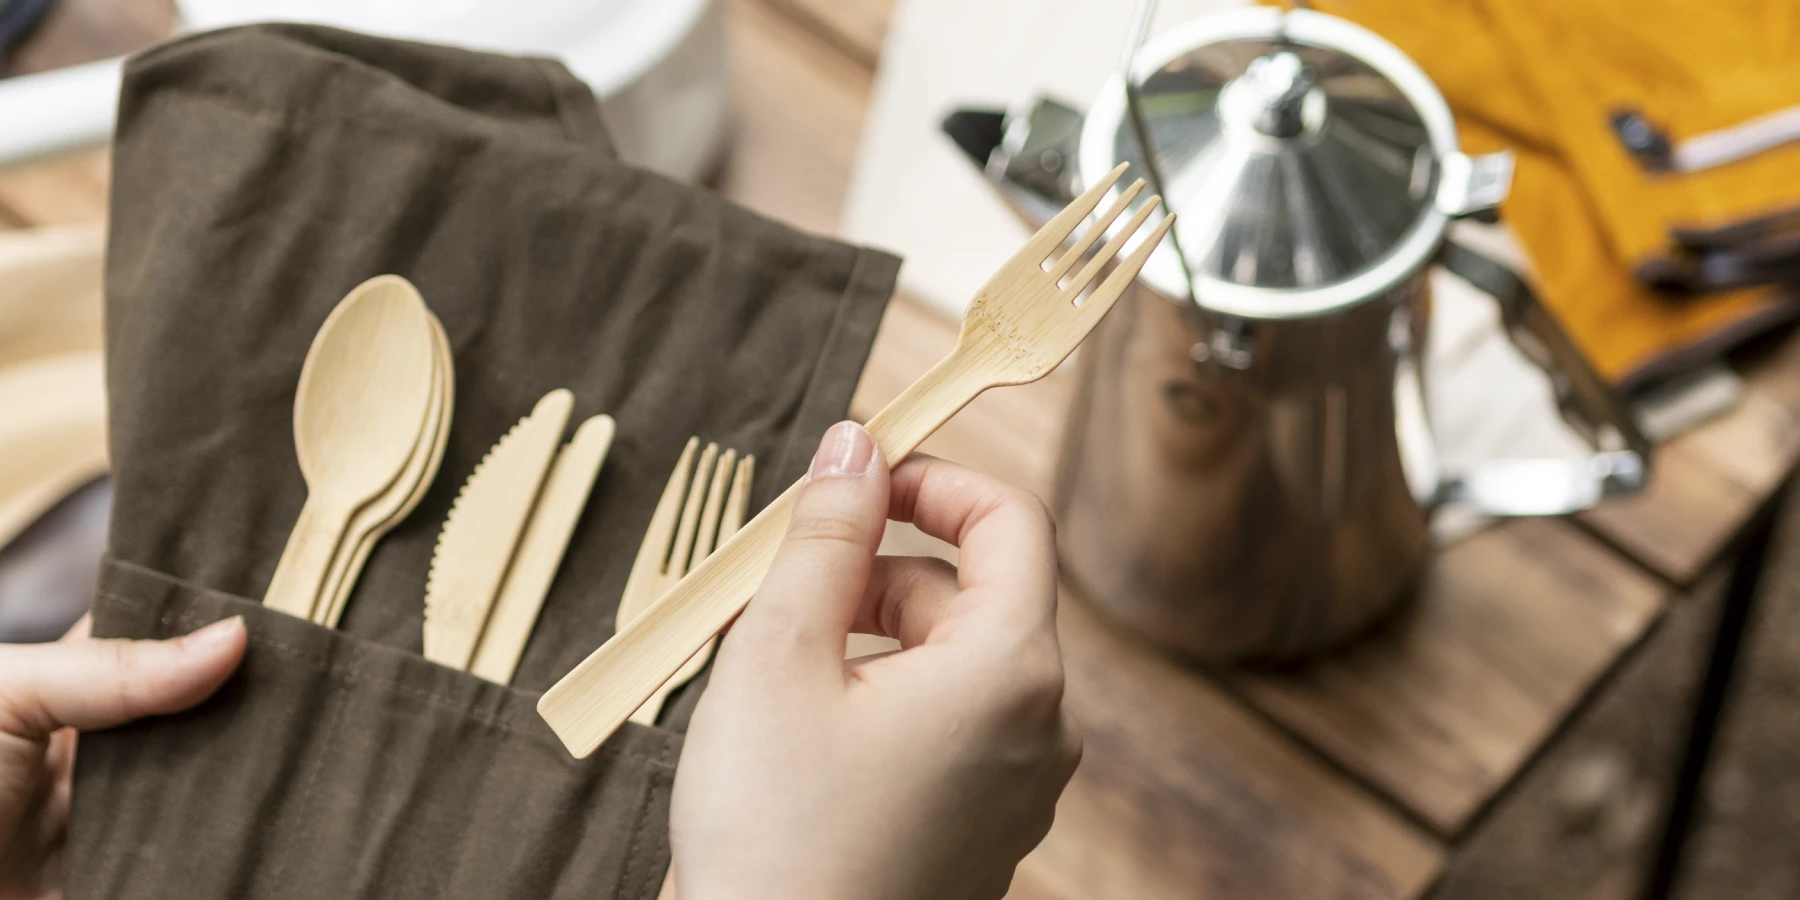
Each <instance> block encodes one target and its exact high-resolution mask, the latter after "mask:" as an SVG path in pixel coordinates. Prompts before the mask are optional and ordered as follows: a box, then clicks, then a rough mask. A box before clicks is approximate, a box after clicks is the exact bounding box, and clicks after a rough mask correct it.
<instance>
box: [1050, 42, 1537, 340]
mask: <svg viewBox="0 0 1800 900" xmlns="http://www.w3.org/2000/svg"><path fill="white" fill-rule="evenodd" d="M1133 76H1134V78H1133V80H1134V82H1135V83H1136V84H1137V86H1138V87H1137V90H1138V98H1139V103H1140V108H1141V109H1142V111H1143V118H1144V125H1145V127H1146V130H1148V132H1149V135H1150V143H1151V146H1152V147H1153V148H1154V149H1155V152H1156V161H1157V162H1158V164H1159V166H1158V168H1159V171H1160V173H1161V175H1162V178H1163V180H1164V182H1165V183H1164V184H1163V186H1162V187H1163V190H1164V192H1165V198H1164V199H1165V201H1166V202H1167V203H1168V205H1169V208H1170V209H1171V210H1172V211H1174V212H1176V213H1178V214H1180V221H1179V222H1178V223H1177V225H1176V236H1177V238H1178V239H1179V240H1180V241H1181V250H1182V253H1181V254H1180V255H1179V256H1178V255H1177V254H1176V253H1174V252H1172V251H1171V250H1170V249H1168V248H1165V249H1163V250H1160V251H1158V252H1157V253H1156V255H1155V256H1154V257H1153V258H1152V260H1151V262H1150V265H1148V266H1147V267H1146V268H1145V274H1144V277H1145V278H1146V279H1147V280H1149V281H1150V282H1151V283H1152V284H1153V286H1155V287H1157V288H1158V289H1159V290H1162V291H1164V292H1165V293H1168V294H1170V295H1171V296H1180V297H1185V296H1187V295H1188V294H1189V291H1188V286H1187V278H1186V277H1184V274H1183V272H1182V270H1181V258H1182V257H1185V259H1186V261H1187V264H1188V266H1189V267H1190V268H1191V270H1192V271H1191V275H1192V279H1193V287H1194V291H1195V292H1197V293H1198V294H1199V297H1198V301H1199V302H1200V304H1201V305H1203V306H1205V307H1207V308H1210V309H1216V310H1218V311H1220V312H1223V313H1226V314H1230V315H1239V316H1248V317H1258V318H1291V317H1296V316H1304V315H1313V314H1316V313H1319V312H1322V311H1325V310H1329V309H1334V308H1337V307H1340V306H1344V305H1347V304H1351V303H1355V302H1358V301H1360V300H1363V299H1366V298H1368V297H1371V296H1375V295H1378V294H1380V293H1382V292H1384V291H1386V290H1388V289H1390V288H1392V287H1393V286H1394V285H1395V284H1397V283H1399V282H1400V281H1402V280H1404V279H1405V278H1407V277H1408V276H1410V275H1411V274H1412V273H1414V272H1416V271H1418V270H1419V269H1421V268H1423V267H1424V266H1425V265H1426V263H1427V262H1428V261H1429V259H1430V257H1431V255H1432V254H1433V253H1435V252H1436V250H1437V247H1438V245H1439V243H1440V242H1441V241H1442V239H1443V236H1444V232H1445V229H1446V228H1447V227H1448V225H1449V220H1450V218H1451V216H1453V215H1458V214H1462V213H1464V212H1468V211H1470V210H1469V209H1467V208H1465V207H1468V206H1469V203H1468V199H1469V197H1468V195H1469V193H1470V185H1469V182H1470V177H1469V170H1470V165H1471V164H1470V160H1469V158H1468V157H1467V156H1464V155H1463V154H1462V153H1460V152H1459V151H1458V149H1457V140H1456V130H1455V125H1454V122H1453V121H1452V119H1451V116H1450V109H1449V106H1448V105H1447V104H1446V103H1445V102H1444V99H1443V96H1442V95H1441V94H1440V93H1438V91H1437V89H1436V87H1435V86H1433V85H1432V83H1431V81H1430V80H1429V79H1428V78H1427V77H1426V75H1425V73H1424V72H1423V71H1421V70H1420V69H1419V68H1418V66H1417V65H1415V64H1414V63H1413V62H1412V61H1411V60H1410V59H1408V58H1407V57H1406V56H1405V54H1403V53H1401V52H1400V50H1399V49H1398V48H1396V47H1394V46H1393V45H1392V44H1390V43H1388V42H1387V41H1385V40H1383V39H1382V38H1381V37H1379V36H1377V35H1376V34H1374V33H1373V32H1371V31H1368V30H1367V29H1364V28H1362V27H1360V26H1358V25H1355V24H1353V23H1350V22H1347V21H1345V20H1343V19H1339V18H1336V17H1333V16H1328V15H1325V14H1322V13H1317V12H1312V11H1308V10H1294V11H1288V12H1284V11H1282V10H1279V9H1270V8H1257V9H1243V10H1234V11H1230V12H1224V13H1219V14H1215V15H1211V16H1206V17H1203V18H1199V19H1195V20H1192V21H1189V22H1187V23H1185V24H1183V25H1181V26H1178V27H1177V28H1175V29H1173V30H1171V31H1169V32H1166V33H1164V34H1162V35H1160V36H1158V37H1157V38H1155V39H1154V40H1152V41H1150V42H1149V43H1147V44H1146V45H1145V46H1144V48H1143V50H1142V52H1141V53H1140V54H1139V55H1138V60H1137V63H1136V64H1135V67H1134V71H1133ZM1126 112H1127V110H1126V108H1125V91H1124V84H1123V81H1122V79H1119V78H1115V79H1114V80H1113V81H1112V82H1111V83H1110V84H1109V85H1108V86H1107V88H1106V89H1105V90H1104V91H1103V92H1102V94H1101V96H1100V99H1099V100H1097V101H1096V103H1095V105H1094V108H1093V109H1092V110H1091V111H1090V112H1089V114H1088V118H1087V121H1086V123H1085V125H1084V126H1083V130H1082V137H1081V151H1080V153H1081V158H1080V172H1081V175H1082V180H1083V181H1084V182H1088V183H1091V182H1092V181H1094V180H1096V179H1097V178H1099V177H1100V176H1102V175H1103V174H1104V173H1106V172H1108V171H1110V170H1111V168H1112V167H1113V166H1115V165H1117V164H1118V163H1119V162H1121V161H1125V162H1130V163H1132V164H1133V166H1134V167H1135V168H1140V169H1141V168H1142V164H1141V153H1140V149H1139V143H1138V141H1137V139H1136V136H1135V133H1134V130H1133V129H1132V127H1131V124H1130V120H1129V119H1128V118H1127V116H1126ZM1140 174H1142V173H1140ZM1507 176H1510V168H1509V169H1508V172H1507ZM1490 180H1491V177H1490ZM1501 190H1502V192H1503V191H1504V184H1502V186H1501ZM1493 199H1494V200H1495V201H1497V199H1498V198H1497V197H1495V198H1493ZM1488 205H1491V203H1489V204H1488Z"/></svg>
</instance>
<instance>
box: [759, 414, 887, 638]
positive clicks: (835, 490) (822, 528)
mask: <svg viewBox="0 0 1800 900" xmlns="http://www.w3.org/2000/svg"><path fill="white" fill-rule="evenodd" d="M887 508H888V471H887V462H886V461H885V460H884V459H882V456H881V452H880V451H879V450H878V449H877V448H876V446H875V441H874V439H873V438H871V437H870V436H869V432H868V431H867V430H865V429H864V428H863V427H862V426H861V425H858V424H856V423H855V422H840V423H838V424H837V425H834V426H832V428H831V430H830V431H827V432H826V433H825V439H824V440H823V441H821V442H820V444H819V450H818V453H817V454H815V455H814V456H813V462H812V468H811V469H809V470H808V471H807V475H806V483H805V484H803V485H801V487H800V493H799V496H798V497H796V498H795V500H794V511H793V514H792V516H791V518H790V519H789V520H788V530H787V536H786V537H785V538H783V539H782V542H781V548H780V549H779V550H778V551H776V554H775V562H774V563H773V564H772V565H771V566H770V567H769V572H768V574H767V575H766V576H764V577H763V582H762V586H761V587H760V588H758V589H757V591H756V596H755V598H754V599H752V600H751V601H750V605H749V606H748V607H747V608H746V609H745V610H744V613H743V615H741V616H739V617H738V620H737V623H736V624H735V625H733V626H732V628H731V634H732V640H733V641H734V642H735V643H736V644H738V646H739V647H742V648H744V649H743V650H741V651H739V652H748V653H750V654H751V655H754V656H757V657H760V658H763V659H773V658H775V657H779V658H781V659H783V660H789V661H801V662H807V663H823V664H824V666H825V669H824V670H826V671H830V672H834V673H839V672H842V663H843V659H844V641H845V636H846V635H848V634H849V632H850V624H851V622H852V620H854V619H855V617H856V610H857V607H858V606H859V605H860V603H861V601H862V594H863V586H864V585H865V584H867V583H868V580H869V568H870V566H871V565H872V564H873V563H874V560H875V548H876V547H877V546H878V545H880V543H881V534H882V531H883V530H884V529H885V528H886V527H887Z"/></svg>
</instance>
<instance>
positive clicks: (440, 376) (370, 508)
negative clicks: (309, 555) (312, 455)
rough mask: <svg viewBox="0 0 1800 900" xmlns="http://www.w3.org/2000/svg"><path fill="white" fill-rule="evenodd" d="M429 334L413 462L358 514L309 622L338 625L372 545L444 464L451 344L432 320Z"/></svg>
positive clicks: (452, 398) (450, 407)
mask: <svg viewBox="0 0 1800 900" xmlns="http://www.w3.org/2000/svg"><path fill="white" fill-rule="evenodd" d="M431 331H432V342H433V344H434V346H435V348H436V351H437V352H436V365H435V367H434V368H435V369H436V372H437V377H436V378H434V379H433V383H432V388H431V411H430V412H429V413H427V418H426V426H425V432H424V434H423V435H421V437H422V438H423V440H421V442H420V443H419V445H418V446H416V447H414V448H413V455H412V458H411V459H408V460H407V462H406V470H405V471H404V472H401V473H400V477H399V479H398V480H396V481H395V482H394V483H393V484H392V485H390V486H389V487H388V489H387V491H386V492H385V493H383V494H382V495H381V496H380V497H378V498H376V499H375V500H373V501H371V502H370V503H369V504H368V505H367V506H364V507H363V508H362V509H361V510H358V511H357V513H356V519H355V520H354V523H353V524H352V525H351V527H350V534H351V535H361V537H360V538H359V539H358V540H357V541H356V546H355V549H353V550H351V552H349V553H348V554H346V553H341V552H340V553H339V554H338V555H337V557H336V558H335V559H334V560H333V561H332V565H331V571H330V574H329V575H327V576H326V579H325V589H324V590H323V591H322V592H320V594H319V597H320V601H319V603H318V604H317V605H316V606H315V608H314V609H313V620H314V621H316V622H317V623H318V624H320V625H323V626H325V627H326V628H336V627H337V626H338V621H339V619H341V618H342V617H343V615H344V606H345V604H347V603H349V602H350V594H351V593H352V592H354V591H355V590H356V579H357V576H359V575H361V574H362V569H363V565H364V564H365V563H367V562H368V560H369V554H370V553H371V552H373V551H374V549H375V544H376V543H377V542H378V541H380V540H381V539H382V538H383V537H385V536H387V533H388V532H389V531H392V530H393V529H394V526H396V525H398V524H400V522H401V521H402V520H404V519H405V518H406V517H407V516H409V515H412V511H413V510H414V509H415V508H417V507H418V505H419V501H421V500H423V499H425V494H426V493H428V492H429V491H430V490H431V483H432V482H433V481H434V480H436V479H437V472H438V466H439V464H441V463H442V462H443V461H444V447H445V446H446V445H447V444H448V443H449V440H450V423H451V419H452V414H453V413H454V412H455V409H456V373H455V371H454V369H455V363H454V361H453V360H452V359H451V356H450V339H449V338H448V337H446V336H445V334H444V325H443V323H442V322H439V321H438V318H437V316H431Z"/></svg>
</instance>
